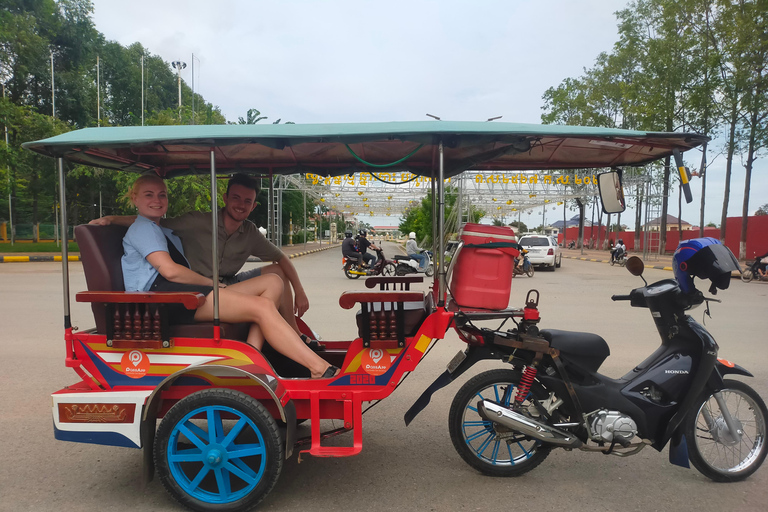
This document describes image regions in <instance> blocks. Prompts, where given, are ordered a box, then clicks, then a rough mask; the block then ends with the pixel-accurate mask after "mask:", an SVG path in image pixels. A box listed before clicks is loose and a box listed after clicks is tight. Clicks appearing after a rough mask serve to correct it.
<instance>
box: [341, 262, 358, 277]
mask: <svg viewBox="0 0 768 512" xmlns="http://www.w3.org/2000/svg"><path fill="white" fill-rule="evenodd" d="M352 270H354V271H356V272H359V271H360V268H359V267H358V266H357V264H355V263H347V264H346V265H344V275H345V276H347V278H349V279H360V274H353V273H352V272H351V271H352Z"/></svg>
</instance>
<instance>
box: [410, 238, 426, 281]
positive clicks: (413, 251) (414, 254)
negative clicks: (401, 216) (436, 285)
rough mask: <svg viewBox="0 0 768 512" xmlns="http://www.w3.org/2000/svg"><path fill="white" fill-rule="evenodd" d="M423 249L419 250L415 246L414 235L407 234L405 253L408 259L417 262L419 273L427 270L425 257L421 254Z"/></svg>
mask: <svg viewBox="0 0 768 512" xmlns="http://www.w3.org/2000/svg"><path fill="white" fill-rule="evenodd" d="M423 250H424V249H421V248H419V246H418V245H417V244H416V233H414V232H413V231H411V232H410V233H408V241H407V242H406V243H405V252H406V253H407V254H408V257H409V258H412V259H414V260H416V261H418V262H419V272H423V271H424V270H426V268H427V261H428V260H427V256H426V255H424V254H421V251H423Z"/></svg>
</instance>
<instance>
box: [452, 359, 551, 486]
mask: <svg viewBox="0 0 768 512" xmlns="http://www.w3.org/2000/svg"><path fill="white" fill-rule="evenodd" d="M520 378H521V372H519V371H517V370H506V369H498V370H490V371H487V372H483V373H481V374H479V375H476V376H475V377H473V378H471V379H470V380H468V381H467V383H466V384H464V385H463V386H462V387H461V389H459V392H458V393H456V396H455V397H454V399H453V403H452V404H451V411H450V414H449V416H448V429H449V431H450V434H451V441H452V442H453V447H454V448H456V451H457V452H458V453H459V455H460V456H461V458H462V459H464V461H465V462H466V463H467V464H469V465H470V466H472V467H473V468H475V469H477V470H478V471H480V472H481V473H484V474H486V475H490V476H519V475H522V474H523V473H527V472H528V471H530V470H532V469H534V468H535V467H536V466H538V465H539V464H541V463H542V462H543V461H544V459H546V458H547V455H549V452H550V450H551V449H552V447H551V446H548V445H546V444H542V443H541V442H539V441H537V440H534V439H532V438H530V437H527V436H524V435H522V434H520V433H516V432H513V431H511V430H509V429H506V428H504V427H502V426H501V425H499V424H496V423H493V422H491V421H486V420H484V419H483V418H482V417H481V416H480V415H479V414H478V412H477V407H476V405H477V402H478V401H479V400H483V399H487V400H493V401H495V402H498V403H500V404H502V405H505V406H509V404H510V403H511V402H512V401H514V397H515V394H516V393H517V384H518V382H520ZM531 393H532V394H533V395H534V396H536V397H537V398H538V399H539V400H543V399H544V398H546V396H547V393H546V392H545V391H544V389H542V388H541V386H539V385H538V384H537V383H534V385H533V386H532V387H531ZM528 396H529V398H530V394H529V395H528ZM529 398H527V399H526V401H525V402H523V407H524V408H523V410H525V406H527V405H530V401H529ZM502 436H505V437H506V439H503V438H502V439H500V437H502Z"/></svg>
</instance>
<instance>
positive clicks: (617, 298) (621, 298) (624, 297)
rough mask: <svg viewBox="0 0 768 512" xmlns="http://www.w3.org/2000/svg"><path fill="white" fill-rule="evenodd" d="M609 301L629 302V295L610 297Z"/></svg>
mask: <svg viewBox="0 0 768 512" xmlns="http://www.w3.org/2000/svg"><path fill="white" fill-rule="evenodd" d="M611 300H631V297H630V296H629V295H611Z"/></svg>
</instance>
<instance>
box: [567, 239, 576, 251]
mask: <svg viewBox="0 0 768 512" xmlns="http://www.w3.org/2000/svg"><path fill="white" fill-rule="evenodd" d="M568 248H569V249H575V248H576V242H575V241H573V240H571V241H570V242H568Z"/></svg>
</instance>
